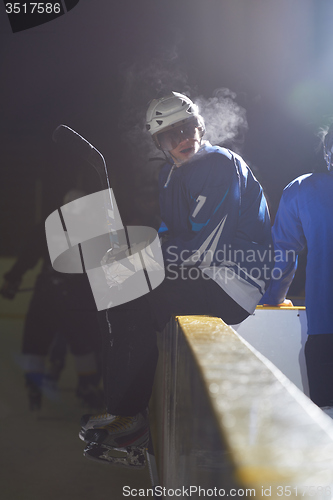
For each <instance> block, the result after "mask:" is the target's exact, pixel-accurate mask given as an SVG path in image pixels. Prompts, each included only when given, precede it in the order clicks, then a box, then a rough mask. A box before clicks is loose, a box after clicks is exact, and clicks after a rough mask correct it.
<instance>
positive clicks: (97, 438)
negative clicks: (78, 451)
mask: <svg viewBox="0 0 333 500" xmlns="http://www.w3.org/2000/svg"><path fill="white" fill-rule="evenodd" d="M84 438H85V439H84V440H85V441H87V442H90V443H96V444H99V445H103V446H107V447H111V448H127V447H129V446H130V447H144V446H145V445H146V444H147V443H148V441H149V423H148V411H147V410H146V411H144V412H142V413H138V414H137V415H134V416H133V417H123V416H117V417H114V418H113V419H112V420H111V421H110V422H109V423H106V424H104V425H103V424H102V425H98V427H97V426H94V427H93V428H90V429H87V430H86V432H85V435H84Z"/></svg>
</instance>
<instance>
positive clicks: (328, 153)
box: [324, 123, 333, 170]
mask: <svg viewBox="0 0 333 500" xmlns="http://www.w3.org/2000/svg"><path fill="white" fill-rule="evenodd" d="M332 153H333V123H332V125H330V128H329V129H328V131H327V134H326V135H325V137H324V158H325V161H326V165H327V168H328V170H331V169H332V161H333V158H332Z"/></svg>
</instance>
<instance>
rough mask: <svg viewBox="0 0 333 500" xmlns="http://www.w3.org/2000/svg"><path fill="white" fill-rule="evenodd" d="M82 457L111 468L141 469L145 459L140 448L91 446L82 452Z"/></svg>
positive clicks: (144, 464)
mask: <svg viewBox="0 0 333 500" xmlns="http://www.w3.org/2000/svg"><path fill="white" fill-rule="evenodd" d="M83 455H84V457H86V458H88V459H89V460H94V461H96V462H99V463H105V464H109V465H113V466H119V467H127V468H138V469H143V468H144V467H145V466H146V457H145V454H144V450H143V449H142V448H136V447H129V448H110V447H106V446H100V445H97V444H93V443H92V444H91V445H89V446H87V447H86V448H85V450H84V452H83Z"/></svg>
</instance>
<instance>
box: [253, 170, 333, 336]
mask: <svg viewBox="0 0 333 500" xmlns="http://www.w3.org/2000/svg"><path fill="white" fill-rule="evenodd" d="M332 213H333V173H332V172H327V173H315V174H307V175H302V176H301V177H298V178H297V179H295V180H294V181H292V182H291V183H290V184H288V186H287V187H286V188H285V189H284V191H283V194H282V198H281V201H280V205H279V209H278V212H277V215H276V218H275V222H274V226H273V240H274V247H275V253H276V263H275V269H274V271H273V278H274V277H275V278H278V279H272V281H271V284H270V286H269V288H268V290H267V292H266V294H265V296H264V297H263V299H262V302H263V303H266V304H279V303H281V302H283V300H284V299H285V297H286V294H287V292H288V289H289V286H290V284H291V281H292V279H293V277H294V274H295V271H296V267H297V254H298V253H299V252H300V251H301V250H302V249H303V248H304V247H305V245H307V248H308V255H307V266H306V284H305V305H306V312H307V319H308V333H309V334H311V335H313V334H318V333H333V307H332V299H333V259H332V255H331V254H332V252H333V222H332Z"/></svg>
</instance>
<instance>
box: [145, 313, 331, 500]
mask: <svg viewBox="0 0 333 500" xmlns="http://www.w3.org/2000/svg"><path fill="white" fill-rule="evenodd" d="M151 407H152V414H153V418H154V425H153V430H154V444H155V451H156V458H157V465H158V472H159V482H160V484H161V485H162V486H164V487H165V488H167V489H170V490H171V493H172V492H175V491H176V490H177V492H180V491H181V489H182V488H186V487H187V488H190V487H191V486H192V498H201V497H203V496H204V493H206V496H210V494H211V493H214V494H216V495H217V497H218V498H219V497H221V493H223V492H224V494H225V495H224V496H234V497H235V498H240V497H245V496H246V497H248V496H252V497H254V496H256V497H257V498H260V497H266V496H269V497H270V498H276V499H278V498H281V497H282V498H284V497H285V496H291V497H292V498H296V497H301V498H306V497H308V498H310V497H311V498H312V499H313V498H326V499H327V500H328V499H329V498H331V496H330V495H329V496H327V495H326V496H325V494H323V492H324V493H325V492H326V493H328V491H329V490H330V491H331V492H333V422H332V421H331V419H330V418H329V417H328V416H326V415H325V414H324V413H323V412H322V411H321V410H320V409H319V408H318V407H317V406H315V405H314V404H313V403H312V402H311V401H310V400H309V399H308V398H307V397H306V396H305V395H304V394H303V393H302V392H301V391H300V390H299V389H298V388H297V387H296V386H295V385H294V384H292V383H291V382H290V381H289V380H288V379H287V378H286V377H285V376H284V375H283V374H282V373H281V372H280V371H279V370H278V369H277V368H276V367H275V366H274V365H273V364H272V363H271V362H270V361H268V360H267V359H266V358H264V357H263V356H262V355H261V354H259V352H258V351H256V350H255V349H254V348H252V347H251V346H250V344H248V343H247V342H246V341H245V340H243V339H242V338H241V337H240V336H239V335H238V334H237V333H236V332H235V331H234V330H233V329H232V328H231V327H229V326H227V325H226V324H225V323H224V322H223V321H222V320H221V319H219V318H213V317H207V316H183V317H177V318H175V319H173V320H172V321H171V322H170V324H169V325H168V327H167V329H166V330H165V331H164V333H163V334H162V335H161V336H160V358H159V364H158V370H157V374H156V379H155V387H154V395H153V399H152V404H151ZM310 487H311V489H309V488H310ZM195 488H197V493H195V491H196V490H195ZM199 488H201V495H199ZM215 488H216V489H215ZM324 488H326V490H325V489H324ZM214 489H215V490H214ZM208 490H209V491H208ZM186 491H187V492H190V490H189V489H188V490H186ZM207 492H208V493H207ZM281 493H283V495H281ZM213 498H214V496H213Z"/></svg>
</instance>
